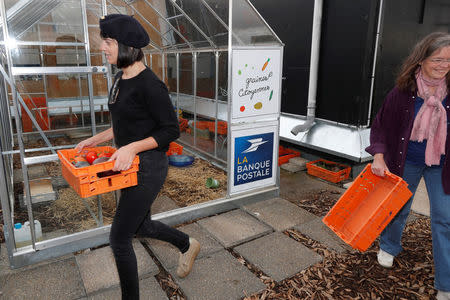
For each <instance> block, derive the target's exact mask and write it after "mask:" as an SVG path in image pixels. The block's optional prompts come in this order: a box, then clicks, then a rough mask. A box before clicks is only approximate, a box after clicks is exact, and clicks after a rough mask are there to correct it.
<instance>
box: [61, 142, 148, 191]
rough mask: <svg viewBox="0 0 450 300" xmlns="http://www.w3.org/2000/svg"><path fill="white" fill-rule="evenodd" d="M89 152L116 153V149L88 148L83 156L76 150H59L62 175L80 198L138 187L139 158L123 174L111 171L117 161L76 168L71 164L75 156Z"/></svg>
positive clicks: (107, 147)
mask: <svg viewBox="0 0 450 300" xmlns="http://www.w3.org/2000/svg"><path fill="white" fill-rule="evenodd" d="M89 151H95V152H97V153H101V152H110V153H114V152H115V151H116V149H115V148H112V147H109V146H104V147H95V148H86V149H83V152H82V153H81V154H80V153H79V152H78V151H77V150H75V149H66V150H58V157H59V160H60V161H61V170H62V175H63V177H64V179H66V181H67V182H68V183H69V184H70V186H71V187H72V188H73V189H74V190H75V191H76V192H77V193H78V195H80V197H82V198H86V197H91V196H94V195H99V194H103V193H107V192H111V191H115V190H119V189H123V188H126V187H130V186H134V185H137V171H138V170H139V157H138V156H136V157H135V158H134V160H133V163H132V165H131V168H130V169H128V170H125V171H121V172H112V171H111V170H112V168H113V167H114V163H115V161H107V162H103V163H98V164H95V165H90V166H86V167H81V168H75V166H74V165H73V164H72V163H71V161H73V160H74V158H75V156H79V155H83V154H85V153H87V152H89Z"/></svg>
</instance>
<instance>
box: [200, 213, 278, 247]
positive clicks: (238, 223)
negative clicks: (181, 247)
mask: <svg viewBox="0 0 450 300" xmlns="http://www.w3.org/2000/svg"><path fill="white" fill-rule="evenodd" d="M197 223H198V224H199V225H200V226H202V227H203V228H204V229H205V230H206V231H208V232H209V233H210V234H212V235H213V236H214V237H215V239H216V240H218V241H219V242H220V243H221V244H222V245H223V246H224V247H225V248H228V247H232V246H235V245H238V244H241V243H244V242H246V241H249V240H252V239H255V238H257V237H260V236H262V235H265V234H267V233H270V232H272V229H271V228H270V227H269V226H267V225H266V224H264V223H261V222H260V221H258V220H257V219H255V218H254V217H252V216H251V215H249V214H248V213H246V212H245V211H243V210H240V209H238V210H232V211H229V212H226V213H223V214H220V215H217V216H213V217H209V218H205V219H202V220H199V221H197Z"/></svg>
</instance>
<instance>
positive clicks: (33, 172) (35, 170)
mask: <svg viewBox="0 0 450 300" xmlns="http://www.w3.org/2000/svg"><path fill="white" fill-rule="evenodd" d="M13 172H14V179H13V182H14V183H19V182H22V181H23V173H22V169H14V171H13ZM47 176H48V172H47V168H46V167H45V166H42V165H35V166H29V167H28V180H30V179H38V178H41V177H47Z"/></svg>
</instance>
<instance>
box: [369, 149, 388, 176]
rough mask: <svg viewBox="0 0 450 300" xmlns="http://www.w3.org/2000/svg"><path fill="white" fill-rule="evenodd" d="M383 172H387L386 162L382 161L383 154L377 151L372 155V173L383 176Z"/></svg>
mask: <svg viewBox="0 0 450 300" xmlns="http://www.w3.org/2000/svg"><path fill="white" fill-rule="evenodd" d="M385 172H389V169H388V167H387V166H386V162H385V161H384V154H383V153H377V154H375V155H374V157H373V163H372V173H373V174H375V175H377V176H381V177H384V174H385Z"/></svg>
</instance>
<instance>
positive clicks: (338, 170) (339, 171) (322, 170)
mask: <svg viewBox="0 0 450 300" xmlns="http://www.w3.org/2000/svg"><path fill="white" fill-rule="evenodd" d="M306 170H307V172H308V174H310V175H313V176H316V177H319V178H322V179H325V180H327V181H330V182H333V183H337V182H339V181H342V180H345V179H347V178H348V177H349V176H350V171H351V168H350V167H349V166H347V165H343V164H338V163H335V162H333V161H329V160H325V159H318V160H315V161H310V162H308V163H306Z"/></svg>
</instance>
